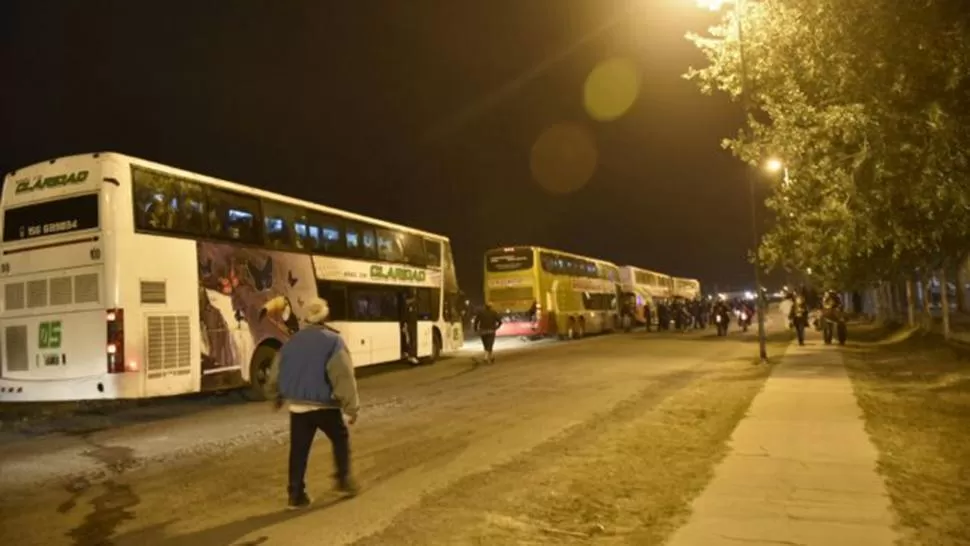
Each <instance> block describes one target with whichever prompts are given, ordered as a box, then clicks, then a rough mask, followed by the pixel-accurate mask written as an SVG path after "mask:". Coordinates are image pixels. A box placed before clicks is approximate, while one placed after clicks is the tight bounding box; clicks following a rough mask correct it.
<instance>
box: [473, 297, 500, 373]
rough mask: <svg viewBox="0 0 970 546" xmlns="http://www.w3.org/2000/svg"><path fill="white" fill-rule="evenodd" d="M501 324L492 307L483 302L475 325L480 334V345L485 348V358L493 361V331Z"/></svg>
mask: <svg viewBox="0 0 970 546" xmlns="http://www.w3.org/2000/svg"><path fill="white" fill-rule="evenodd" d="M500 326H502V317H500V316H499V314H498V313H496V312H495V309H492V306H491V305H489V304H487V303H486V304H485V308H484V309H482V310H481V311H480V312H479V313H478V317H477V320H476V321H475V327H476V328H477V330H478V335H480V336H482V347H484V348H485V360H486V361H487V362H492V363H494V362H495V355H494V354H493V353H492V349H493V348H494V347H495V332H497V331H498V329H499V327H500Z"/></svg>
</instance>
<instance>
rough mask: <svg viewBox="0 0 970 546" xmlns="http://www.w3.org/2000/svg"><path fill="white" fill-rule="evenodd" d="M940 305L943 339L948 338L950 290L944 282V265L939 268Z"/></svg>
mask: <svg viewBox="0 0 970 546" xmlns="http://www.w3.org/2000/svg"><path fill="white" fill-rule="evenodd" d="M940 307H942V308H943V339H950V290H949V289H948V287H947V283H946V266H943V268H942V269H940Z"/></svg>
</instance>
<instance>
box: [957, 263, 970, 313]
mask: <svg viewBox="0 0 970 546" xmlns="http://www.w3.org/2000/svg"><path fill="white" fill-rule="evenodd" d="M968 276H970V255H968V256H967V257H966V258H965V259H963V260H960V263H959V265H958V266H957V276H956V285H957V311H960V312H961V313H970V309H967V293H966V286H967V277H968Z"/></svg>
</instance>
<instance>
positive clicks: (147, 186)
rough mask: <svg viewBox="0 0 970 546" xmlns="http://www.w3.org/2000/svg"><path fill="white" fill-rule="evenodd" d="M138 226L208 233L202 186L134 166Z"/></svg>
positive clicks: (133, 179) (149, 229) (148, 229)
mask: <svg viewBox="0 0 970 546" xmlns="http://www.w3.org/2000/svg"><path fill="white" fill-rule="evenodd" d="M131 181H132V192H133V194H134V201H135V203H134V205H135V227H137V228H138V229H141V230H146V231H174V232H179V233H186V234H192V235H205V233H206V230H207V218H206V216H207V210H206V200H205V194H204V191H203V189H202V186H200V185H199V184H196V183H194V182H190V181H188V180H184V179H182V178H178V177H176V176H172V175H169V174H165V173H160V172H157V171H153V170H150V169H143V168H141V167H134V166H133V167H132V168H131Z"/></svg>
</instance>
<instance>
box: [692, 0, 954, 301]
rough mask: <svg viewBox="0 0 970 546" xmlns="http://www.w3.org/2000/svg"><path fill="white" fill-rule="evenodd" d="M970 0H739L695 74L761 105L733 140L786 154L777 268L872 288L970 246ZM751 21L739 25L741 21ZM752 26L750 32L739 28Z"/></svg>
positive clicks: (734, 147) (772, 236) (704, 83)
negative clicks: (969, 8)
mask: <svg viewBox="0 0 970 546" xmlns="http://www.w3.org/2000/svg"><path fill="white" fill-rule="evenodd" d="M961 8H962V1H961V0H919V1H911V2H899V1H898V0H866V1H862V0H760V1H756V0H736V3H735V6H734V9H733V10H732V11H730V12H729V13H726V14H725V15H724V18H723V20H722V21H721V23H720V24H718V25H717V26H715V27H713V28H711V29H710V30H709V33H708V35H705V36H700V35H690V36H688V38H689V39H691V40H692V41H693V42H694V43H695V44H696V45H697V46H698V47H699V48H700V49H701V51H703V52H704V54H705V55H706V58H707V60H708V65H707V66H705V67H703V68H699V69H694V68H692V69H690V70H689V71H688V73H687V75H686V77H687V78H689V79H691V80H694V81H695V82H696V83H697V84H698V85H699V87H700V88H701V90H702V91H704V92H707V93H715V92H723V93H727V94H728V95H729V96H731V97H732V98H733V99H736V100H744V101H746V102H745V104H746V105H748V106H749V108H748V117H747V126H746V128H745V129H746V130H744V131H742V132H741V133H740V134H739V135H737V136H736V137H734V138H732V139H728V140H726V141H725V143H724V145H725V147H726V148H728V149H730V150H731V151H732V152H733V153H734V154H735V155H736V156H737V157H738V158H740V159H742V160H743V161H745V162H747V163H749V164H750V165H752V166H758V165H760V164H762V163H763V161H764V160H765V159H766V158H767V157H771V156H777V157H780V158H783V159H784V161H785V164H786V167H787V169H788V173H789V176H790V178H791V180H792V182H791V183H790V184H784V185H781V186H780V187H779V188H778V190H777V191H776V192H775V195H774V196H773V197H772V198H771V199H769V201H768V206H769V207H770V208H771V209H772V210H773V211H774V212H775V213H776V216H777V222H775V224H774V225H773V226H772V228H771V229H770V231H769V232H768V233H767V234H766V235H765V237H764V238H763V240H762V241H761V246H760V248H759V256H760V257H761V258H762V260H763V263H764V264H765V266H766V267H767V268H769V269H771V268H776V267H781V268H785V269H790V270H800V271H804V270H806V269H807V268H811V269H812V271H813V274H815V275H816V276H817V277H819V280H820V281H822V282H825V283H830V284H836V285H842V286H861V285H864V284H868V283H870V282H872V281H875V280H879V279H887V278H892V277H895V276H899V275H901V274H904V273H903V272H905V271H912V269H913V268H914V267H920V266H923V267H937V266H939V265H941V264H943V263H944V262H946V261H947V259H948V258H950V257H952V258H954V259H958V258H959V257H961V256H963V255H965V253H966V252H967V251H968V250H970V244H968V242H970V177H968V174H970V172H968V169H970V157H968V153H970V38H968V36H970V33H968V32H967V31H968V30H970V14H968V13H964V10H963V9H961ZM739 21H740V26H739V25H738V23H739ZM739 28H740V32H739Z"/></svg>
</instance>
